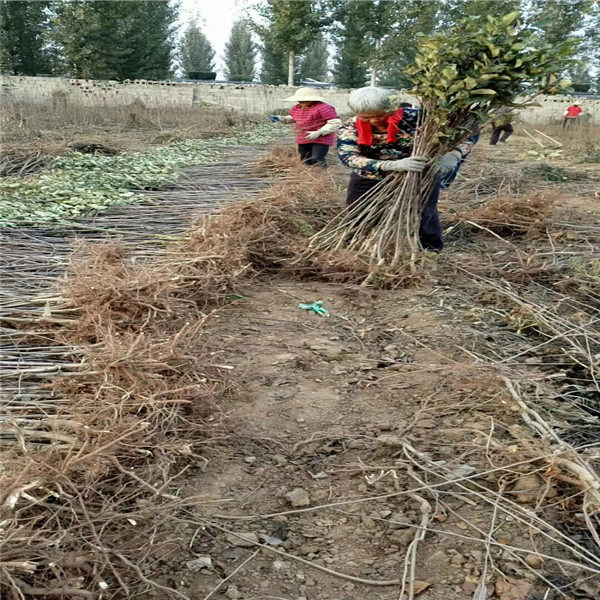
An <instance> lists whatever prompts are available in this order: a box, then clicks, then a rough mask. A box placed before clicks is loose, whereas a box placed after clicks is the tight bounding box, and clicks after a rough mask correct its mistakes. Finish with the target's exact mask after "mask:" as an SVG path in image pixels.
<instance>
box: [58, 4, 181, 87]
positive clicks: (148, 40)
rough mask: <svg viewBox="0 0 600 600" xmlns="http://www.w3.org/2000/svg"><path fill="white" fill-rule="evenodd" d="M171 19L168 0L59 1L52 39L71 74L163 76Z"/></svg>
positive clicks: (166, 72)
mask: <svg viewBox="0 0 600 600" xmlns="http://www.w3.org/2000/svg"><path fill="white" fill-rule="evenodd" d="M174 20H175V9H174V8H173V7H172V6H171V5H170V3H169V2H168V0H156V1H151V0H133V1H124V0H119V1H116V2H83V1H68V2H62V3H60V4H59V5H58V7H57V12H56V18H55V40H56V41H57V42H58V44H59V45H60V47H61V50H62V54H63V57H64V62H65V65H66V69H67V71H68V72H69V73H70V74H71V75H72V76H73V77H83V78H97V79H141V78H144V79H164V78H167V77H168V76H169V75H170V73H171V57H172V35H173V21H174Z"/></svg>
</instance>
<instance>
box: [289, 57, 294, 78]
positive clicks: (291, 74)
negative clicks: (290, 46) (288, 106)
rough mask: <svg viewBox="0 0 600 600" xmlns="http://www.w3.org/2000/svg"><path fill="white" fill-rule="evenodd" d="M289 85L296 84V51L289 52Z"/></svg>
mask: <svg viewBox="0 0 600 600" xmlns="http://www.w3.org/2000/svg"><path fill="white" fill-rule="evenodd" d="M288 85H294V53H293V52H292V51H291V50H290V52H289V54H288Z"/></svg>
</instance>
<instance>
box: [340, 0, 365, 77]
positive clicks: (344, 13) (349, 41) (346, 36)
mask: <svg viewBox="0 0 600 600" xmlns="http://www.w3.org/2000/svg"><path fill="white" fill-rule="evenodd" d="M360 4H361V3H360V2H345V3H343V4H341V5H340V6H339V7H338V8H337V10H335V11H334V15H333V18H334V19H335V22H336V25H335V27H334V36H335V40H336V53H335V57H334V66H333V81H334V83H335V84H336V85H339V86H340V87H346V88H353V87H361V86H363V85H365V82H366V81H367V77H368V74H367V66H366V58H367V52H368V50H367V48H366V45H365V41H364V37H363V33H362V27H361V19H362V17H361V12H360Z"/></svg>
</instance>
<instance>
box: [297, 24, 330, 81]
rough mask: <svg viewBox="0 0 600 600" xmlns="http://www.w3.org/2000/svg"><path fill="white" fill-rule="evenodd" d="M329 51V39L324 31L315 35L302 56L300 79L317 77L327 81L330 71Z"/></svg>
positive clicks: (319, 79)
mask: <svg viewBox="0 0 600 600" xmlns="http://www.w3.org/2000/svg"><path fill="white" fill-rule="evenodd" d="M328 58H329V51H328V49H327V41H326V40H325V36H324V35H323V34H322V33H319V34H317V35H316V37H315V41H314V42H313V43H311V45H310V46H309V48H308V50H307V51H306V53H305V54H304V55H303V56H302V57H301V58H300V68H299V76H300V79H301V80H302V79H307V78H309V79H316V80H317V81H326V80H327V75H328V72H329V67H328V65H327V59H328Z"/></svg>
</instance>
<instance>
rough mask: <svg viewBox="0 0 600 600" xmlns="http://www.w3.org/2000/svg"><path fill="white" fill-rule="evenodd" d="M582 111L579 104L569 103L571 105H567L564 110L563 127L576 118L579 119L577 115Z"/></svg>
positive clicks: (573, 121) (574, 121) (570, 123)
mask: <svg viewBox="0 0 600 600" xmlns="http://www.w3.org/2000/svg"><path fill="white" fill-rule="evenodd" d="M582 112H583V109H582V108H581V106H579V104H571V106H569V108H567V110H566V111H565V114H564V117H565V118H564V120H563V127H566V126H567V125H572V124H574V123H576V122H577V119H579V115H580V114H581V113H582Z"/></svg>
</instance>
